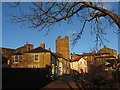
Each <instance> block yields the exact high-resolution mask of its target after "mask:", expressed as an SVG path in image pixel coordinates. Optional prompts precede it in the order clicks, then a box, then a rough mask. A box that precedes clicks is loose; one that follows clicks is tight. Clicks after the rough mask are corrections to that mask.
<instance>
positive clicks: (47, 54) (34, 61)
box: [11, 43, 55, 68]
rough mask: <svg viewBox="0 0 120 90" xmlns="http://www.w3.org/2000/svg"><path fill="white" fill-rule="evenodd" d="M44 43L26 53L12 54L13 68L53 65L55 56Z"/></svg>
mask: <svg viewBox="0 0 120 90" xmlns="http://www.w3.org/2000/svg"><path fill="white" fill-rule="evenodd" d="M43 45H44V43H42V44H41V45H40V46H39V47H37V48H35V49H32V50H30V51H28V52H24V53H20V52H18V53H16V54H13V55H12V56H11V67H12V68H45V67H46V65H48V66H51V65H52V62H53V61H52V60H55V59H54V56H53V55H52V53H51V51H49V50H47V49H45V45H44V47H43Z"/></svg>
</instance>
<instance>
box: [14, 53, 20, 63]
mask: <svg viewBox="0 0 120 90" xmlns="http://www.w3.org/2000/svg"><path fill="white" fill-rule="evenodd" d="M16 56H17V57H18V62H16V60H15V59H16ZM14 63H19V55H15V56H14Z"/></svg>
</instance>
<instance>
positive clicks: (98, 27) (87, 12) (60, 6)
mask: <svg viewBox="0 0 120 90" xmlns="http://www.w3.org/2000/svg"><path fill="white" fill-rule="evenodd" d="M32 5H33V7H30V8H29V9H30V10H31V12H30V13H25V12H22V11H21V14H20V15H19V16H16V15H11V16H12V19H13V20H14V21H15V22H17V23H19V22H24V23H27V25H28V27H29V28H37V29H38V30H39V31H41V30H47V31H49V29H50V28H51V27H52V26H54V24H56V23H59V22H62V21H65V20H66V21H67V22H68V23H71V22H72V20H73V17H76V18H78V19H79V20H80V21H81V20H82V21H84V23H83V25H82V26H81V29H80V31H79V32H78V33H74V34H73V36H74V39H73V43H72V44H73V45H75V44H76V42H77V40H78V39H80V38H81V36H82V34H83V31H84V28H85V25H86V23H91V34H95V35H96V42H98V41H100V42H101V43H100V44H103V40H105V38H104V37H103V35H105V34H106V31H105V29H104V24H103V20H104V21H108V23H109V24H110V25H111V24H116V25H117V26H118V28H120V17H118V16H117V15H116V14H114V13H113V12H112V11H109V10H107V9H105V8H104V5H103V3H102V2H32ZM15 6H16V5H15ZM102 17H103V18H102ZM93 24H94V25H93ZM96 45H98V43H97V44H96ZM103 45H104V44H103Z"/></svg>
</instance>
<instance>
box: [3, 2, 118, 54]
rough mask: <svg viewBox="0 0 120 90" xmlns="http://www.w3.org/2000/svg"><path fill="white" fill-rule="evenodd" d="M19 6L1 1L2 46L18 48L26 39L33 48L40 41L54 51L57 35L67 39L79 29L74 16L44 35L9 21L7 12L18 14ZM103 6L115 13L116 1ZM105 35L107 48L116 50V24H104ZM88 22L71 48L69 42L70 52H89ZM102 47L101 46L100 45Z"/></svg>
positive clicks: (116, 9)
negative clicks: (72, 19) (112, 25)
mask: <svg viewBox="0 0 120 90" xmlns="http://www.w3.org/2000/svg"><path fill="white" fill-rule="evenodd" d="M26 5H28V3H27V4H23V5H22V8H21V9H24V10H26V12H27V11H28V10H27V7H26ZM18 8H19V7H17V8H10V7H9V6H8V5H7V3H2V47H6V48H13V49H15V48H18V47H20V46H23V45H24V44H25V43H26V41H28V42H29V43H30V44H33V45H34V48H36V47H38V46H39V45H40V43H41V42H42V41H44V43H45V44H46V48H51V50H52V51H53V52H55V47H56V46H55V40H56V38H57V37H58V36H61V37H64V36H69V39H70V40H72V37H71V33H73V32H77V31H79V29H80V27H81V26H82V23H83V22H80V21H78V20H77V18H74V21H73V22H74V23H72V24H66V22H64V21H63V22H62V23H61V24H60V26H59V25H57V24H56V25H54V27H53V28H52V29H51V30H50V32H49V34H48V35H47V36H45V34H46V32H45V31H37V30H36V29H30V28H26V27H24V26H22V25H21V24H13V23H11V22H10V17H9V16H7V15H6V14H7V13H15V14H19V10H18ZM105 8H108V9H114V10H115V13H117V12H118V3H106V5H105ZM105 29H106V31H107V35H106V36H105V37H106V39H107V40H109V41H110V42H105V45H106V46H107V47H109V48H112V49H115V50H118V35H117V34H115V33H113V29H114V30H116V29H117V28H116V26H115V27H114V28H113V27H108V26H106V28H105ZM88 32H90V26H89V24H88V25H87V26H86V28H85V32H84V34H83V36H82V38H81V39H80V40H78V43H77V44H76V45H75V46H74V48H73V49H72V46H71V42H70V50H71V52H75V53H77V54H81V53H83V52H90V51H91V48H93V46H94V45H95V42H94V41H95V36H91V34H90V33H88ZM101 48H102V47H101Z"/></svg>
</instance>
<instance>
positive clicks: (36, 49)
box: [25, 47, 50, 53]
mask: <svg viewBox="0 0 120 90" xmlns="http://www.w3.org/2000/svg"><path fill="white" fill-rule="evenodd" d="M39 52H50V51H48V50H46V49H43V48H41V47H37V48H35V49H32V50H31V51H29V52H25V53H39Z"/></svg>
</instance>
